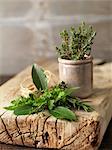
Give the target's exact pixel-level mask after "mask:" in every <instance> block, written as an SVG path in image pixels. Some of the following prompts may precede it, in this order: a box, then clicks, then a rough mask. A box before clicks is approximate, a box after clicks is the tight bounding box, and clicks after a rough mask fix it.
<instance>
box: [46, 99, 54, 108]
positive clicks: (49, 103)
mask: <svg viewBox="0 0 112 150" xmlns="http://www.w3.org/2000/svg"><path fill="white" fill-rule="evenodd" d="M54 102H55V101H54V100H49V101H48V108H49V110H52V109H53V107H54V106H55V105H54Z"/></svg>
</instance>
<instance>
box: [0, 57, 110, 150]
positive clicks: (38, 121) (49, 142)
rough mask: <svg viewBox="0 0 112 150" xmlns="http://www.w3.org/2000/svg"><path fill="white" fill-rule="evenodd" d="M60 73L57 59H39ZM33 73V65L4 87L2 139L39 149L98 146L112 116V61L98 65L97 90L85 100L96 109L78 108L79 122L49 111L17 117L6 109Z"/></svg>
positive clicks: (0, 93)
mask: <svg viewBox="0 0 112 150" xmlns="http://www.w3.org/2000/svg"><path fill="white" fill-rule="evenodd" d="M38 64H39V65H42V66H43V67H44V68H45V69H47V70H50V71H52V72H53V73H55V75H57V76H58V64H57V63H56V62H55V61H54V60H53V61H52V60H44V61H41V62H38ZM30 74H31V67H28V68H27V69H26V70H24V71H23V72H21V73H20V74H18V75H17V76H15V77H14V78H13V79H11V80H9V81H8V82H7V83H5V84H4V85H2V86H1V87H0V142H2V143H6V144H13V145H21V146H29V147H35V148H58V149H67V150H77V149H79V150H95V149H98V147H99V145H100V143H101V140H102V138H103V135H104V133H105V131H106V128H107V126H108V123H109V121H110V119H111V117H112V63H108V64H104V65H101V66H94V90H93V94H92V95H91V97H90V98H88V99H84V101H85V100H86V101H88V103H89V104H90V105H93V106H94V108H95V110H94V111H93V112H84V111H76V114H77V115H78V116H79V119H78V121H77V122H74V121H73V122H69V121H65V120H59V119H56V118H55V117H53V116H50V115H49V114H48V113H47V112H41V113H38V114H33V115H24V116H16V115H14V114H13V112H12V111H7V110H5V109H3V107H4V106H7V105H9V104H10V101H11V100H12V99H14V98H15V97H17V96H19V95H20V83H21V82H23V81H24V80H25V78H27V77H28V76H30Z"/></svg>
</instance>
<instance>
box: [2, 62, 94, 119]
mask: <svg viewBox="0 0 112 150" xmlns="http://www.w3.org/2000/svg"><path fill="white" fill-rule="evenodd" d="M32 78H33V82H34V84H35V85H36V87H37V89H38V90H37V91H36V92H34V93H33V94H29V96H28V97H27V98H26V97H22V96H21V97H19V98H17V99H15V100H13V101H11V105H10V106H8V107H5V109H7V110H13V111H14V114H15V115H29V114H35V113H39V112H41V111H44V110H47V111H48V112H49V113H50V114H51V115H53V116H54V117H56V118H58V119H66V120H69V121H76V120H77V115H76V113H75V110H77V109H78V110H80V109H82V110H84V111H87V112H89V111H92V110H93V108H92V107H91V106H89V105H88V104H86V103H85V102H83V101H81V100H80V99H78V98H77V97H75V98H72V97H71V94H72V92H73V91H74V90H76V89H77V88H69V87H67V85H66V84H65V83H64V82H61V83H60V84H57V85H55V86H54V87H52V88H50V89H48V88H47V87H48V85H47V80H46V76H45V74H44V70H42V69H41V68H39V69H38V68H37V67H36V65H33V67H32ZM36 80H38V81H37V82H36ZM37 83H38V84H37Z"/></svg>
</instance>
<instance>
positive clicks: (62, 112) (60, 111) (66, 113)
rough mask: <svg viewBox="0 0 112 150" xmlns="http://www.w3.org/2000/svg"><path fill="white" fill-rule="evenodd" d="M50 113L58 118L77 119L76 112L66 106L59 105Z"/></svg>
mask: <svg viewBox="0 0 112 150" xmlns="http://www.w3.org/2000/svg"><path fill="white" fill-rule="evenodd" d="M50 113H51V114H52V115H53V116H54V117H56V118H58V119H66V120H69V121H76V120H77V116H76V114H75V113H74V112H72V111H71V110H70V109H68V108H66V107H62V106H58V107H56V108H55V109H54V110H51V111H50Z"/></svg>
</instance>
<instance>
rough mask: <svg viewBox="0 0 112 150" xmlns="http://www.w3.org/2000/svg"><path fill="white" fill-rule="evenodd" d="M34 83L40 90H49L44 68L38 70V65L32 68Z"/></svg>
mask: <svg viewBox="0 0 112 150" xmlns="http://www.w3.org/2000/svg"><path fill="white" fill-rule="evenodd" d="M32 79H33V83H34V84H35V86H36V87H37V89H38V90H46V89H47V88H48V84H47V77H46V75H45V73H44V70H43V69H42V68H37V66H36V64H34V65H33V67H32Z"/></svg>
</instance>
